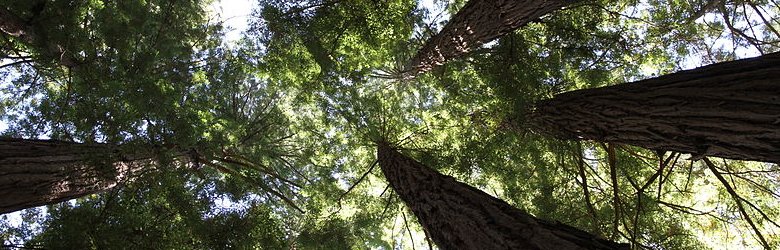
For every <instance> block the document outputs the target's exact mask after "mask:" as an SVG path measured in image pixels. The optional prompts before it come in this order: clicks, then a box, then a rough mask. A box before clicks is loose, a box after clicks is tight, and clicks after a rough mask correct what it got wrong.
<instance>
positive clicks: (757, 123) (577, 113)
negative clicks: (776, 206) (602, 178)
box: [530, 53, 780, 163]
mask: <svg viewBox="0 0 780 250" xmlns="http://www.w3.org/2000/svg"><path fill="white" fill-rule="evenodd" d="M530 124H531V127H532V128H533V129H535V130H537V131H539V132H542V133H547V134H551V135H554V136H557V137H561V138H565V139H586V140H595V141H603V142H616V143H624V144H630V145H635V146H640V147H644V148H648V149H653V150H660V151H676V152H683V153H690V154H693V156H694V157H693V158H694V159H700V158H701V157H704V156H716V157H723V158H730V159H738V160H753V161H764V162H773V163H780V53H773V54H767V55H764V56H760V57H756V58H750V59H743V60H737V61H732V62H723V63H717V64H713V65H708V66H704V67H700V68H696V69H693V70H685V71H681V72H677V73H673V74H669V75H664V76H660V77H656V78H651V79H647V80H643V81H638V82H632V83H623V84H619V85H615V86H609V87H602V88H596V89H585V90H577V91H571V92H567V93H563V94H560V95H557V96H555V97H554V98H552V99H549V100H545V101H541V102H539V103H537V105H536V107H535V109H534V110H533V112H532V113H531V115H530Z"/></svg>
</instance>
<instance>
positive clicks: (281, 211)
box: [0, 0, 780, 249]
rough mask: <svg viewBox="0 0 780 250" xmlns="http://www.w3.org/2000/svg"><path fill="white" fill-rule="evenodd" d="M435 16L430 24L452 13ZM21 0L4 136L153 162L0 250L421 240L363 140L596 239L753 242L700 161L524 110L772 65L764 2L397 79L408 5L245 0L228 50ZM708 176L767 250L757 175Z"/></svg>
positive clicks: (540, 44) (213, 36) (156, 15)
mask: <svg viewBox="0 0 780 250" xmlns="http://www.w3.org/2000/svg"><path fill="white" fill-rule="evenodd" d="M434 2H436V4H438V5H440V6H442V7H443V9H444V11H445V12H447V13H449V14H454V13H455V12H456V11H457V10H458V9H460V8H461V7H462V6H463V5H464V4H465V1H434ZM41 3H43V1H8V0H6V1H0V6H3V7H6V6H7V7H8V8H7V9H8V10H9V11H11V12H12V13H15V14H16V15H18V16H19V17H20V18H22V19H24V20H28V21H29V23H30V24H31V25H32V27H34V28H35V31H36V35H37V36H38V37H39V38H37V39H35V41H34V42H33V43H29V42H26V41H24V40H22V39H17V38H12V37H9V36H3V39H4V41H5V45H2V46H0V52H2V55H3V56H4V57H6V58H10V57H15V56H23V57H25V58H26V57H29V60H30V62H29V63H27V62H25V63H21V64H18V65H12V66H3V67H2V70H3V73H4V74H5V75H3V79H4V81H3V83H2V84H0V86H2V90H1V92H2V95H0V97H2V98H0V115H1V116H2V117H3V119H4V120H7V121H9V123H10V126H11V129H10V130H9V131H6V132H4V133H5V134H8V135H13V136H18V137H40V136H49V137H52V138H58V139H64V140H73V141H80V142H108V143H115V144H124V145H126V146H128V149H127V150H129V151H133V152H140V151H144V150H149V151H153V154H155V155H156V156H157V157H156V158H155V159H157V161H158V164H155V165H153V166H149V171H148V173H146V174H145V175H143V176H141V177H139V179H137V180H134V181H132V182H129V183H126V184H125V185H124V186H123V187H121V188H116V189H113V190H112V191H110V192H106V193H102V194H97V195H91V196H89V197H83V198H80V199H77V200H76V201H72V202H70V203H63V204H58V205H53V206H50V207H49V209H48V210H47V211H46V212H45V213H43V212H40V211H38V210H28V211H26V212H25V213H23V215H24V216H23V221H24V223H23V224H22V226H14V225H11V223H9V222H8V221H7V220H3V221H1V222H2V223H3V224H0V228H2V230H0V236H1V237H2V239H3V240H4V241H5V242H7V243H14V244H15V243H20V242H21V243H24V244H27V246H44V247H46V248H79V249H92V248H101V249H102V248H110V249H115V248H120V249H121V248H132V249H138V248H151V249H225V248H239V249H247V248H260V249H281V248H290V247H295V248H296V249H298V248H299V249H369V248H374V249H402V248H403V249H411V248H417V247H425V244H426V243H427V242H426V241H425V237H424V236H425V234H424V232H422V230H421V229H420V227H419V225H416V224H415V223H416V222H415V221H416V220H414V218H412V216H411V215H410V214H409V213H408V212H407V211H406V210H405V209H404V207H403V204H402V203H401V202H400V201H399V200H398V198H397V197H396V196H395V194H393V192H392V190H391V189H388V188H387V184H386V182H385V181H384V179H383V177H382V174H381V173H380V171H379V170H378V168H377V167H375V166H374V164H373V163H374V160H375V152H374V151H375V147H374V146H375V145H374V144H375V142H376V141H379V140H387V141H390V142H392V143H395V144H398V145H399V146H400V147H401V148H403V149H404V150H405V153H408V154H409V155H411V156H413V157H414V158H415V159H417V160H419V161H421V162H423V163H424V164H426V165H427V166H430V167H433V168H436V169H437V170H439V171H441V172H443V173H445V174H448V175H452V176H454V177H455V178H456V179H458V180H460V181H463V182H466V183H469V184H471V185H474V186H475V187H477V188H480V189H482V190H484V191H485V192H487V193H490V194H493V195H496V196H497V197H500V198H502V199H504V200H506V201H508V202H509V203H511V204H513V205H515V206H517V207H519V208H522V209H525V210H527V211H529V212H531V213H532V214H534V215H536V216H538V217H542V218H545V219H550V220H557V221H561V222H563V223H567V224H570V225H574V226H577V227H579V228H583V229H586V230H588V231H590V232H592V233H594V234H596V235H599V236H602V237H606V238H610V239H613V240H617V241H624V242H627V241H635V242H636V243H638V244H640V246H642V247H644V248H649V249H707V248H721V247H724V246H728V247H734V248H736V247H756V246H759V245H758V244H759V243H758V242H757V241H756V240H755V239H754V237H751V236H750V235H754V234H755V232H753V231H752V229H751V228H750V226H749V225H748V224H747V223H746V222H745V220H744V218H743V216H742V215H741V213H740V212H739V211H738V210H737V208H736V206H735V205H734V204H735V203H734V202H735V198H734V197H731V196H730V193H728V192H726V191H725V188H724V187H723V185H722V184H721V183H719V182H718V180H717V179H716V178H715V177H714V176H712V174H711V172H710V171H709V170H708V168H707V166H705V165H703V163H701V162H698V161H691V160H686V159H687V158H688V156H680V155H678V154H671V153H661V154H659V152H649V151H646V150H642V149H637V148H633V147H630V146H624V145H606V144H600V143H595V142H567V141H560V140H557V139H553V138H549V137H545V136H543V135H538V134H534V133H533V132H534V131H535V130H534V128H529V125H528V124H527V123H526V119H525V115H526V114H527V113H528V111H530V110H532V109H533V104H534V103H535V102H536V101H538V100H541V99H546V98H550V97H552V96H553V95H555V94H558V93H561V92H565V91H570V90H575V89H582V88H593V87H600V86H605V85H610V84H615V83H620V82H626V81H633V80H636V79H642V78H647V77H652V76H656V75H660V74H665V73H669V72H671V71H675V70H678V69H680V68H690V67H693V66H698V65H696V64H705V63H710V62H716V61H722V60H728V59H733V58H737V57H742V56H743V55H742V54H740V53H743V52H744V51H748V50H751V51H752V50H753V49H755V50H760V51H764V52H770V51H775V50H777V44H778V43H777V41H778V36H780V35H778V34H776V32H773V29H780V27H777V25H776V21H777V16H778V9H777V7H776V6H774V5H773V2H765V1H748V2H733V1H714V2H713V1H703V2H702V1H700V2H696V1H694V2H690V1H675V0H670V1H639V2H637V1H622V2H614V1H611V2H604V1H597V2H586V3H585V2H583V3H580V4H579V5H576V6H569V7H566V8H565V9H563V10H560V11H556V12H554V13H552V14H550V15H547V16H544V17H542V18H541V19H539V20H535V21H534V22H533V23H531V24H529V25H527V26H525V27H523V28H521V29H519V30H517V31H515V32H513V33H511V34H509V35H507V36H504V37H502V38H500V39H498V40H497V41H496V42H495V43H491V44H487V45H485V46H483V47H482V48H479V49H477V50H475V51H474V52H473V53H471V54H470V55H468V56H466V57H464V58H461V59H458V60H453V61H451V62H448V63H447V64H446V65H443V66H442V67H440V68H437V69H435V70H434V71H433V72H432V73H430V74H426V75H422V76H418V77H416V78H415V79H405V78H401V77H398V76H400V74H399V73H400V70H401V69H403V68H404V65H405V63H406V62H407V61H408V60H409V58H410V57H411V55H413V54H414V53H415V51H416V49H418V48H419V46H420V45H421V42H422V41H424V40H425V39H427V38H428V37H429V36H431V35H432V33H434V30H435V29H436V28H437V27H439V25H440V23H434V24H430V23H424V21H423V20H426V18H425V17H428V18H430V19H429V20H434V22H436V21H441V19H433V18H431V17H432V16H436V15H439V13H428V12H427V10H426V9H424V8H422V7H420V6H418V5H419V3H418V2H417V1H411V0H394V1H368V0H348V1H320V0H312V1H259V3H258V6H257V7H258V9H257V10H256V12H255V13H254V14H253V16H252V17H251V18H250V22H251V23H250V30H248V31H247V32H246V33H245V35H246V36H245V37H244V38H243V39H242V40H240V41H238V42H237V43H236V44H234V45H233V46H234V47H226V46H224V41H222V40H221V39H222V36H223V34H222V33H221V30H220V29H221V25H220V24H215V23H210V22H209V15H208V14H207V12H206V10H205V9H206V6H208V4H210V3H211V1H155V0H150V1H120V2H111V1H97V0H93V1H46V2H45V4H41ZM710 3H715V5H710ZM717 5H720V6H717ZM41 6H43V7H42V9H41ZM752 6H757V7H756V8H758V9H761V10H762V11H763V12H761V13H764V14H765V16H766V17H767V18H768V19H767V21H766V22H767V23H769V24H768V25H767V24H765V22H764V21H762V20H761V18H759V17H758V16H757V15H756V12H755V11H754V10H753V9H754V8H753V7H752ZM773 6H774V7H773ZM724 15H728V17H729V21H726V20H725V19H724ZM751 16H752V18H751ZM727 22H730V24H731V26H733V27H728V24H727ZM773 25H774V26H773ZM751 27H752V28H753V29H752V30H755V32H752V31H751V29H750V28H751ZM738 30H739V31H742V34H739V32H737V31H738ZM719 39H720V41H722V42H716V41H718V40H719ZM729 43H731V44H733V46H725V45H722V44H729ZM716 45H717V46H716ZM52 48H55V49H54V50H53V49H52ZM57 48H62V50H58V49H57ZM53 51H54V52H58V53H53ZM9 60H10V59H9ZM69 61H71V62H75V64H71V63H69ZM609 147H614V151H610V150H607V149H608V148H609ZM610 159H613V160H614V161H612V162H611V161H610ZM98 160H99V159H98ZM103 160H105V159H103ZM664 162H666V163H665V165H664ZM716 162H717V164H718V165H717V167H718V168H719V169H721V170H722V171H723V172H724V173H729V174H728V177H729V179H728V180H729V182H730V183H731V184H730V185H731V186H733V187H735V189H737V193H738V194H740V195H741V197H742V198H744V199H743V201H746V202H745V204H744V205H745V206H747V207H749V209H748V214H749V215H750V216H751V218H753V219H754V221H755V222H756V223H757V224H758V225H759V228H761V232H762V233H764V234H765V235H764V236H766V238H768V239H770V241H771V242H770V246H776V245H777V244H780V243H778V241H777V239H780V237H777V234H778V233H777V232H778V230H780V227H778V225H777V220H778V219H777V218H778V214H777V212H776V211H778V210H777V207H778V203H777V199H778V198H780V195H778V194H777V192H776V190H778V187H779V185H780V184H779V183H778V182H777V175H778V174H777V173H778V168H777V165H773V164H760V163H751V162H735V161H716ZM611 163H612V164H611ZM662 165H663V167H661V166H662ZM155 168H156V169H155ZM612 169H615V179H614V180H613V179H612V176H613V175H612ZM658 173H660V174H658ZM586 182H587V184H586ZM613 183H616V184H617V186H614V185H613ZM645 185H646V186H645ZM643 187H644V188H643ZM737 200H739V199H737ZM747 202H750V204H747ZM225 204H228V205H227V206H228V207H227V208H226V207H225V206H226V205H225ZM296 206H297V207H300V209H301V210H302V212H305V213H301V212H300V211H297V209H296V208H294V207H296ZM404 217H408V218H404ZM406 219H408V221H406ZM615 222H617V223H616V224H615ZM734 232H739V233H734ZM743 235H744V236H743ZM412 241H414V243H412ZM412 244H414V245H412ZM771 244H774V245H771Z"/></svg>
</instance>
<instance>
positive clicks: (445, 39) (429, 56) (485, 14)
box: [409, 0, 578, 76]
mask: <svg viewBox="0 0 780 250" xmlns="http://www.w3.org/2000/svg"><path fill="white" fill-rule="evenodd" d="M577 1H578V0H471V1H468V3H466V5H465V6H463V8H462V9H461V10H460V11H458V13H457V14H455V16H453V17H452V19H451V20H450V21H449V22H448V23H447V25H445V26H444V28H443V29H442V30H441V32H439V33H438V34H436V35H435V36H433V37H431V38H430V39H428V41H426V42H425V44H424V45H423V47H422V48H421V49H420V51H419V52H418V53H417V55H415V56H414V57H413V58H412V60H411V62H410V67H409V72H410V73H411V75H412V76H414V75H416V74H419V73H424V72H426V71H429V70H431V69H433V68H434V67H436V66H439V65H442V64H444V63H445V62H446V61H447V60H449V59H453V58H456V57H459V56H461V55H463V54H465V53H467V52H469V51H470V50H471V49H474V48H476V47H478V46H480V45H482V44H484V43H487V42H490V41H491V40H493V39H496V38H498V37H500V36H503V35H505V34H507V33H509V32H511V31H513V30H515V29H517V28H519V27H520V26H523V25H525V24H527V23H529V22H531V21H533V20H535V19H538V18H539V17H541V16H543V15H545V14H547V13H550V12H553V11H555V10H557V9H560V8H561V7H563V6H566V5H569V4H572V3H574V2H577Z"/></svg>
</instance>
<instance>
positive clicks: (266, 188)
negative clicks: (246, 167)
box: [200, 158, 306, 214]
mask: <svg viewBox="0 0 780 250" xmlns="http://www.w3.org/2000/svg"><path fill="white" fill-rule="evenodd" d="M200 162H201V163H203V164H205V165H207V166H210V167H213V168H215V169H217V170H218V171H220V172H222V173H226V174H230V175H233V176H237V177H239V178H242V179H244V180H246V181H247V182H249V183H254V184H255V185H257V186H258V187H260V189H262V190H264V191H266V192H269V193H271V194H272V195H274V196H276V197H278V198H279V199H282V201H284V202H285V203H287V205H289V206H291V207H292V208H295V210H298V212H301V213H302V214H303V213H306V212H304V211H303V209H301V208H300V207H298V206H297V205H295V202H293V201H292V199H290V198H288V197H287V196H285V195H284V194H282V193H280V192H278V191H276V190H273V189H272V188H271V187H269V186H268V185H265V183H262V182H260V181H257V180H253V179H252V178H249V177H247V176H245V175H242V174H239V173H237V172H236V171H234V170H232V169H229V168H226V167H224V166H220V165H218V164H215V163H213V162H211V161H209V160H207V159H204V158H201V159H200Z"/></svg>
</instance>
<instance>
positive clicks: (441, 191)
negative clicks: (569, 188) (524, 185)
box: [377, 142, 628, 249]
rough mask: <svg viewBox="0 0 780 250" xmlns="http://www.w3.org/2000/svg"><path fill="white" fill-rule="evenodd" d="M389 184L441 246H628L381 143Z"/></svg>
mask: <svg viewBox="0 0 780 250" xmlns="http://www.w3.org/2000/svg"><path fill="white" fill-rule="evenodd" d="M377 158H378V160H379V166H380V167H381V168H382V172H383V173H384V175H385V177H386V178H387V181H388V182H390V186H391V187H392V188H393V190H395V191H396V193H397V194H398V196H400V197H401V199H402V200H403V201H404V202H405V203H406V205H407V206H409V208H410V209H411V210H412V212H414V214H415V215H416V216H417V219H418V220H419V221H420V224H422V226H423V229H424V230H425V231H426V232H427V233H428V234H429V235H430V236H431V238H432V239H433V241H434V242H436V245H437V246H439V247H440V248H441V249H627V248H628V246H627V245H624V244H618V243H614V242H610V241H607V240H603V239H598V238H597V237H596V236H594V235H592V234H589V233H587V232H585V231H582V230H579V229H576V228H573V227H570V226H567V225H564V224H560V223H555V222H549V221H544V220H541V219H537V218H535V217H533V216H531V215H529V214H527V213H525V212H523V211H521V210H519V209H516V208H514V207H512V206H510V205H509V204H507V203H506V202H504V201H502V200H500V199H497V198H495V197H492V196H490V195H488V194H486V193H485V192H482V191H480V190H479V189H476V188H473V187H471V186H469V185H467V184H464V183H461V182H458V181H456V180H455V179H454V178H452V177H450V176H446V175H443V174H440V173H438V172H436V171H435V170H432V169H429V168H427V167H426V166H424V165H422V163H420V162H417V161H415V160H414V159H411V158H409V157H406V156H404V155H402V154H401V153H399V152H398V151H396V150H395V149H393V148H392V147H391V146H390V145H389V144H387V143H384V142H381V143H379V145H378V149H377Z"/></svg>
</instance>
